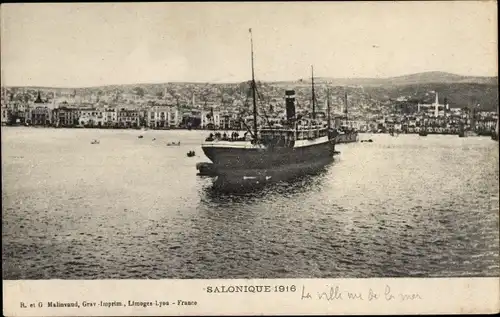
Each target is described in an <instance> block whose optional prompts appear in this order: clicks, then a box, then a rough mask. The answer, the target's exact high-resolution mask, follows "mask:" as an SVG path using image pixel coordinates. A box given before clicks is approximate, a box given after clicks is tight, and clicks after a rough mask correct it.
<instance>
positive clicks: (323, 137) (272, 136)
mask: <svg viewBox="0 0 500 317" xmlns="http://www.w3.org/2000/svg"><path fill="white" fill-rule="evenodd" d="M249 32H250V44H251V66H252V81H251V90H252V101H253V129H250V128H248V127H247V130H248V131H247V133H246V137H244V138H240V137H235V138H231V139H229V138H220V136H217V134H216V136H215V137H213V136H210V137H209V138H207V139H206V140H205V142H204V143H203V144H202V150H203V152H204V153H205V155H206V156H207V157H208V158H209V159H210V160H211V161H212V162H213V166H212V170H215V171H216V173H215V174H217V175H222V176H227V175H231V176H236V177H237V178H238V177H239V178H240V179H243V180H256V181H258V180H263V181H269V180H270V179H271V178H273V177H274V175H276V174H275V173H278V172H279V173H285V174H287V175H288V176H292V175H301V174H302V173H303V172H306V171H308V170H311V169H313V168H315V167H320V166H324V165H325V163H327V162H328V161H329V160H331V159H332V157H333V155H334V153H335V136H334V134H333V133H331V130H330V129H329V122H328V124H325V123H324V122H319V121H317V120H316V113H315V110H316V109H315V95H314V94H315V93H314V70H313V68H312V67H311V73H312V81H311V83H312V106H313V107H312V108H313V109H312V110H313V111H312V115H311V116H309V117H307V116H303V117H301V116H297V114H296V111H295V106H296V103H295V91H294V90H286V91H285V105H286V119H285V120H283V121H282V122H281V124H273V123H270V122H269V120H268V121H267V124H264V125H261V126H260V127H259V125H258V121H257V100H256V83H255V71H254V54H253V38H252V30H251V29H250V30H249Z"/></svg>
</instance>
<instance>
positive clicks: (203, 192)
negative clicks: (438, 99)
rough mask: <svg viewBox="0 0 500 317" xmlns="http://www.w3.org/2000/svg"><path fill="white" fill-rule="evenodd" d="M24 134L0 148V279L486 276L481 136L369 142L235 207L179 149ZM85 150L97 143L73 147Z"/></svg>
mask: <svg viewBox="0 0 500 317" xmlns="http://www.w3.org/2000/svg"><path fill="white" fill-rule="evenodd" d="M33 132H34V130H31V129H23V128H21V129H20V130H16V129H14V130H13V129H6V130H5V134H6V138H7V139H6V140H8V142H5V144H4V143H2V146H3V147H4V148H3V149H2V151H3V152H5V154H6V155H8V156H10V157H24V159H23V160H18V159H10V160H3V163H2V164H3V166H2V171H3V172H4V173H3V175H2V177H3V186H4V187H5V189H6V190H5V191H2V207H3V210H2V211H3V219H2V220H3V223H2V225H3V232H2V243H3V248H2V255H3V258H4V262H3V264H4V270H3V278H4V279H18V278H23V279H47V278H63V279H64V278H67V279H74V278H81V279H102V278H266V277H269V278H280V277H326V278H328V277H345V278H347V277H391V276H394V277H397V276H415V277H423V276H498V275H500V274H499V266H498V261H499V255H498V241H499V233H498V231H499V230H498V208H497V209H495V210H493V208H492V205H491V204H492V202H491V201H492V199H491V197H492V196H495V195H496V196H495V197H498V192H499V188H498V177H499V171H498V164H497V163H498V147H497V145H496V144H494V143H491V142H489V141H488V142H486V140H480V139H475V138H467V140H462V141H463V142H462V143H458V142H456V139H455V138H446V137H444V138H439V137H437V138H434V137H431V138H430V139H427V140H426V145H425V146H422V144H421V142H422V141H421V139H418V138H412V137H411V136H400V138H399V140H398V143H393V140H392V139H390V138H385V136H384V135H377V136H373V138H376V139H377V142H376V143H374V144H370V145H369V146H365V144H364V143H363V144H361V143H359V144H350V145H349V147H344V149H343V150H342V155H341V156H340V157H338V159H337V160H336V162H334V163H333V164H332V165H330V166H328V167H327V168H326V169H325V171H323V172H322V173H319V174H318V175H315V176H308V177H304V178H302V179H299V180H297V181H295V182H288V183H281V184H278V185H277V186H274V187H268V188H264V189H263V190H261V191H255V192H251V193H243V194H240V195H235V194H221V193H219V192H217V190H215V189H214V188H213V187H212V185H211V180H210V179H203V178H196V177H195V176H194V172H193V166H192V165H191V163H182V164H179V162H185V161H184V160H185V152H186V151H187V147H189V145H186V146H187V147H184V146H181V147H179V148H166V147H165V148H163V147H161V148H160V147H158V146H155V145H154V144H153V143H151V142H140V141H138V139H137V138H136V135H135V134H134V133H135V132H134V131H119V132H118V131H107V130H106V131H94V130H40V129H37V133H33ZM18 133H21V134H22V135H23V136H24V137H23V138H22V142H21V141H20V139H18V138H16V137H14V135H16V134H18ZM147 133H148V134H154V137H156V139H157V140H158V141H161V140H163V141H166V140H172V139H176V140H177V139H178V140H181V141H182V144H198V143H199V141H200V140H202V139H203V135H202V134H198V133H197V132H194V131H190V133H187V131H148V132H147ZM2 134H4V130H2ZM49 134H50V139H51V140H53V143H47V142H46V139H47V135H49ZM97 134H99V136H98V137H97ZM2 137H4V135H2ZM93 138H99V139H101V140H102V141H103V142H106V144H107V146H106V147H102V148H100V151H99V152H95V151H93V149H94V148H89V147H87V146H82V144H81V142H80V141H79V140H89V139H93ZM85 142H86V143H85V144H87V143H88V142H87V141H85ZM54 146H57V147H58V148H59V149H61V150H58V151H54V149H53V147H54ZM191 146H192V145H191ZM464 148H467V151H464ZM138 149H139V150H138ZM61 153H63V154H61ZM2 154H4V153H2ZM436 158H445V159H436ZM471 160H474V162H475V164H473V165H472V166H471V164H469V163H467V162H470V161H471ZM107 162H113V164H108V163H107ZM31 165H33V166H34V167H31ZM173 166H175V168H172V167H173ZM35 167H36V168H35ZM466 170H468V171H470V172H468V173H465V172H464V171H466ZM27 171H29V173H28V172H27ZM61 171H64V173H62V172H61ZM495 204H498V201H495Z"/></svg>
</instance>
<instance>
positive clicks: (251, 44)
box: [248, 29, 257, 139]
mask: <svg viewBox="0 0 500 317" xmlns="http://www.w3.org/2000/svg"><path fill="white" fill-rule="evenodd" d="M248 31H249V32H250V46H251V51H252V100H253V132H254V138H255V139H257V102H256V100H255V99H256V97H255V72H254V68H253V37H252V29H248Z"/></svg>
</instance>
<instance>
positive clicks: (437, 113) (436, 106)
mask: <svg viewBox="0 0 500 317" xmlns="http://www.w3.org/2000/svg"><path fill="white" fill-rule="evenodd" d="M438 100H439V99H438V93H437V91H436V101H435V102H434V116H435V117H437V116H438V115H439V101H438Z"/></svg>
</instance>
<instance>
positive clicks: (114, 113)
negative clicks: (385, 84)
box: [1, 92, 498, 134]
mask: <svg viewBox="0 0 500 317" xmlns="http://www.w3.org/2000/svg"><path fill="white" fill-rule="evenodd" d="M260 108H261V111H260V112H261V113H263V114H264V116H259V117H258V120H262V121H265V120H269V118H281V117H284V114H285V109H284V105H283V104H282V103H281V102H280V101H279V100H278V99H275V100H272V101H271V102H269V105H268V106H266V107H264V108H262V106H261V107H260ZM309 108H310V106H309V105H308V104H303V105H300V106H299V107H298V109H297V113H298V114H299V113H300V114H307V113H308V112H309V111H310V109H309ZM318 108H320V109H319V110H320V111H317V114H316V116H317V118H318V119H321V118H323V119H326V113H325V111H321V110H326V105H325V106H324V107H321V106H319V107H318ZM335 108H339V107H335ZM340 108H341V111H340V114H339V113H337V114H335V113H333V114H332V116H331V118H332V120H333V126H334V127H336V126H347V127H350V128H353V129H356V130H358V131H361V132H390V131H398V132H402V133H419V132H420V131H422V130H426V131H427V132H428V133H442V134H456V133H458V131H459V130H460V129H466V130H474V131H477V132H479V133H481V132H491V131H492V130H494V129H495V126H496V124H497V121H498V113H496V112H479V111H477V110H476V109H477V108H472V109H462V108H450V107H449V105H448V104H446V101H445V104H439V102H438V96H437V93H436V100H435V102H434V103H431V104H418V106H417V109H415V110H416V112H414V113H411V114H385V115H374V116H373V117H370V118H369V117H367V116H365V117H364V118H361V119H360V116H359V115H355V116H354V117H353V116H352V115H350V116H349V118H348V117H347V111H344V110H342V107H341V106H340ZM248 110H249V105H241V106H240V107H226V108H225V107H223V106H222V105H216V104H213V103H210V104H208V105H207V104H205V105H204V106H200V105H196V104H195V102H194V100H193V102H192V105H191V106H182V107H180V106H178V105H177V106H173V105H167V104H165V103H158V102H154V101H153V102H148V103H143V104H126V103H123V105H115V106H103V105H99V103H97V102H89V103H81V102H80V103H68V102H67V101H63V102H56V101H55V99H52V101H49V100H42V98H41V95H40V92H38V95H37V96H36V98H35V100H34V101H31V102H20V101H12V100H11V101H7V98H4V99H3V103H2V109H1V113H2V125H30V126H52V127H87V128H91V127H94V128H141V127H148V128H150V129H177V128H187V129H200V128H201V129H221V130H246V129H247V127H251V126H252V125H253V117H252V116H251V115H250V112H249V111H248ZM333 110H335V109H333ZM245 111H246V114H244V112H245ZM259 123H262V122H259Z"/></svg>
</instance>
